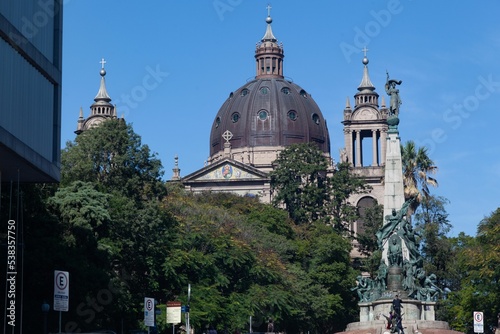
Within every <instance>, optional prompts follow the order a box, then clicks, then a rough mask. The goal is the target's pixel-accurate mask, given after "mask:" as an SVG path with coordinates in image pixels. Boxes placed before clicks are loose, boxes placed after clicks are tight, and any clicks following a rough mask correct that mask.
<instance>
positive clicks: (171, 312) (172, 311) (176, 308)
mask: <svg viewBox="0 0 500 334" xmlns="http://www.w3.org/2000/svg"><path fill="white" fill-rule="evenodd" d="M181 308H182V303H181V302H177V301H176V302H167V324H180V323H181Z"/></svg>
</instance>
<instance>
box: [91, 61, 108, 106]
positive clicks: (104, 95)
mask: <svg viewBox="0 0 500 334" xmlns="http://www.w3.org/2000/svg"><path fill="white" fill-rule="evenodd" d="M99 63H100V64H101V71H100V72H99V74H100V75H101V85H100V86H99V91H98V92H97V95H96V97H95V98H94V101H96V102H97V101H101V100H102V101H106V102H108V103H109V101H111V98H110V97H109V95H108V92H107V90H106V82H105V78H104V76H105V75H106V70H105V69H104V64H106V61H105V60H104V58H102V59H101V61H100V62H99Z"/></svg>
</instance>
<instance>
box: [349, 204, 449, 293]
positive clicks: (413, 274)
mask: <svg viewBox="0 0 500 334" xmlns="http://www.w3.org/2000/svg"><path fill="white" fill-rule="evenodd" d="M411 202H412V200H408V201H406V202H405V203H404V204H403V206H402V207H401V209H400V210H399V211H398V210H393V212H392V214H391V215H387V216H386V217H385V220H384V225H383V226H382V228H381V229H380V230H379V231H378V232H377V233H376V237H377V243H378V247H379V251H380V252H383V254H386V256H385V258H383V259H382V261H381V263H380V266H379V269H378V271H377V276H376V277H374V278H369V277H362V276H358V278H357V286H356V287H354V288H353V290H355V291H357V293H358V297H359V301H360V302H370V301H374V300H376V299H378V298H380V297H381V296H383V295H384V292H387V291H386V289H387V272H388V268H389V267H392V266H397V267H401V268H402V269H403V270H402V272H403V276H402V277H401V280H402V286H403V288H404V290H405V291H406V292H407V295H408V297H409V298H414V299H417V300H421V301H436V300H437V299H438V298H439V296H440V294H442V292H443V291H442V290H441V289H440V288H439V287H438V286H437V277H436V275H434V274H430V275H427V274H426V272H425V270H424V269H423V258H422V256H421V255H420V253H419V244H418V237H419V235H418V234H417V233H416V232H415V231H414V230H413V228H412V225H411V223H410V222H409V221H408V220H407V219H406V214H407V212H408V207H409V206H410V204H411Z"/></svg>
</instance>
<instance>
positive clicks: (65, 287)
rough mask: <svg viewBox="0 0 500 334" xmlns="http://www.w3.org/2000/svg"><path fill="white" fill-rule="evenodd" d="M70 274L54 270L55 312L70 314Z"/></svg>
mask: <svg viewBox="0 0 500 334" xmlns="http://www.w3.org/2000/svg"><path fill="white" fill-rule="evenodd" d="M68 309H69V273H68V272H67V271H59V270H54V311H63V312H68Z"/></svg>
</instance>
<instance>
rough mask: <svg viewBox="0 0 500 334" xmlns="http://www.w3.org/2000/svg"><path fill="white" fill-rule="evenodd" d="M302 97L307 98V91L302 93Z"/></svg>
mask: <svg viewBox="0 0 500 334" xmlns="http://www.w3.org/2000/svg"><path fill="white" fill-rule="evenodd" d="M300 96H302V97H305V98H307V92H306V91H305V90H303V89H302V90H301V91H300Z"/></svg>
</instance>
